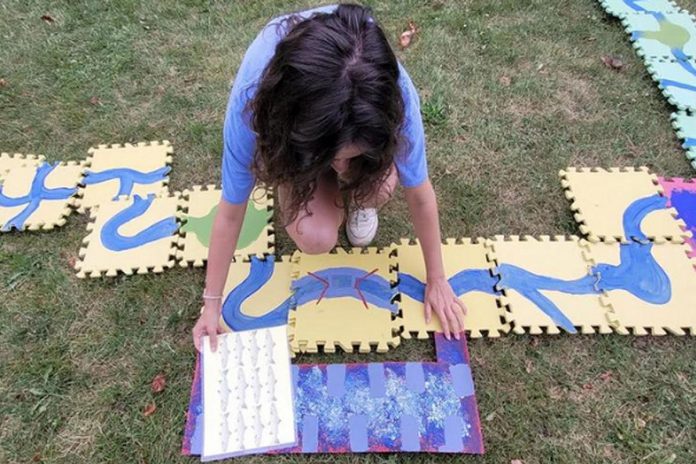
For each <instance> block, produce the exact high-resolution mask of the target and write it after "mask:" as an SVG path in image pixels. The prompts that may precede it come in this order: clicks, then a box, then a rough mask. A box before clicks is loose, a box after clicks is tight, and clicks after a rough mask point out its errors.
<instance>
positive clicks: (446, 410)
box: [182, 334, 484, 455]
mask: <svg viewBox="0 0 696 464" xmlns="http://www.w3.org/2000/svg"><path fill="white" fill-rule="evenodd" d="M435 344H436V348H437V361H436V362H386V363H369V364H363V363H361V364H302V365H294V366H293V381H294V382H295V417H296V421H297V422H296V429H297V438H298V444H297V446H294V447H292V448H287V449H282V450H279V451H276V452H275V453H332V454H333V453H349V452H351V453H361V452H370V453H381V452H429V453H462V454H482V453H483V451H484V449H483V438H482V434H481V426H480V420H479V415H478V408H477V405H476V397H475V394H474V384H473V378H472V375H471V368H470V366H469V353H468V350H467V346H466V341H465V340H464V339H462V340H460V341H456V340H451V341H448V340H446V339H445V338H444V337H443V336H442V335H441V334H435ZM197 382H200V378H195V379H194V389H193V391H194V392H196V391H197V389H196V387H195V385H196V383H197ZM199 401H200V398H199V397H197V395H192V397H191V406H190V409H189V410H190V411H194V412H195V414H190V415H189V421H188V423H187V426H186V433H185V436H184V447H183V450H182V451H183V452H184V454H190V455H193V454H198V453H200V442H199V440H198V439H197V436H199V434H197V430H196V429H197V426H198V425H199V424H200V423H201V418H200V415H201V414H202V411H201V410H200V409H199V407H198V405H197V404H196V403H198V402H199Z"/></svg>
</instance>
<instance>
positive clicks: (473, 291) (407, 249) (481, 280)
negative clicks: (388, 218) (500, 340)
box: [395, 238, 509, 338]
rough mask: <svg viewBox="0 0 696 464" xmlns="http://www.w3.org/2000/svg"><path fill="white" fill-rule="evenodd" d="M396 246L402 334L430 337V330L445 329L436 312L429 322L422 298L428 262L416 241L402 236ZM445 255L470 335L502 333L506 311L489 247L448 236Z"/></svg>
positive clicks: (449, 275)
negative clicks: (498, 292)
mask: <svg viewBox="0 0 696 464" xmlns="http://www.w3.org/2000/svg"><path fill="white" fill-rule="evenodd" d="M395 246H396V250H397V262H398V269H399V274H398V275H399V286H398V289H399V293H400V295H401V304H400V306H401V314H402V317H403V326H404V330H403V333H402V335H401V336H402V337H403V338H411V334H412V333H415V334H416V336H417V337H418V338H427V337H428V333H429V332H442V327H441V325H440V321H439V319H438V317H437V315H436V314H434V313H433V315H432V318H431V320H430V323H429V324H428V323H426V322H425V313H424V307H423V298H424V291H425V281H426V272H425V262H424V261H423V253H422V252H421V247H420V245H419V244H418V242H417V241H416V242H415V243H409V240H407V239H402V240H401V243H400V244H399V245H395ZM442 259H443V264H444V267H445V273H446V277H447V279H448V281H449V282H450V285H452V288H453V290H454V291H455V293H457V295H458V296H459V298H460V299H461V301H462V302H463V303H464V306H466V309H467V312H466V315H465V316H464V327H465V328H466V332H467V333H468V334H469V337H471V338H479V337H482V336H488V337H499V336H500V335H501V334H504V333H507V332H508V331H509V325H508V324H507V323H506V322H504V316H505V311H504V310H503V309H502V308H501V307H500V306H499V305H498V301H497V298H496V295H495V284H496V282H497V280H498V279H497V277H493V275H492V274H491V264H490V263H489V262H488V259H487V249H486V247H485V245H484V242H483V239H477V240H476V241H472V240H471V239H469V238H465V239H463V240H462V241H461V243H456V241H455V240H454V239H447V243H446V244H443V245H442Z"/></svg>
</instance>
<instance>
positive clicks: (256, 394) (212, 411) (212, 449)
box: [201, 326, 296, 462]
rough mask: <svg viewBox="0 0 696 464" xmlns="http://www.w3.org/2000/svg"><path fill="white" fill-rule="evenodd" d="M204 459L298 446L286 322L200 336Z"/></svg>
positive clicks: (210, 459) (202, 457)
mask: <svg viewBox="0 0 696 464" xmlns="http://www.w3.org/2000/svg"><path fill="white" fill-rule="evenodd" d="M203 410H204V411H205V414H204V423H203V453H202V454H201V460H202V461H204V462H205V461H212V460H216V459H222V458H226V457H231V456H239V455H243V454H252V453H260V452H263V451H268V450H272V449H279V448H286V447H290V446H293V445H295V444H296V434H295V415H294V407H293V396H292V377H291V368H290V354H289V352H288V338H287V332H286V327H285V326H280V327H271V328H265V329H258V330H247V331H242V332H232V333H227V334H222V335H219V336H218V349H217V351H216V352H214V353H213V352H212V351H211V349H210V340H209V339H208V337H204V339H203Z"/></svg>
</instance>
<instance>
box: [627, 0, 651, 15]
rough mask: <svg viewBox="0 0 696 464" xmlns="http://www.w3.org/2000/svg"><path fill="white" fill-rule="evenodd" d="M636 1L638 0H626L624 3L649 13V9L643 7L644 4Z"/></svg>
mask: <svg viewBox="0 0 696 464" xmlns="http://www.w3.org/2000/svg"><path fill="white" fill-rule="evenodd" d="M636 1H637V0H624V3H625V4H626V5H627V6H628V7H629V8H632V9H634V10H635V11H642V12H645V13H649V11H648V10H646V9H645V8H643V7H642V6H640V5H638V3H636Z"/></svg>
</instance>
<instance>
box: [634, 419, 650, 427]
mask: <svg viewBox="0 0 696 464" xmlns="http://www.w3.org/2000/svg"><path fill="white" fill-rule="evenodd" d="M635 422H636V429H638V430H643V429H644V428H645V426H646V425H647V424H646V423H645V421H644V420H643V419H641V418H640V417H637V418H636V420H635Z"/></svg>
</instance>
